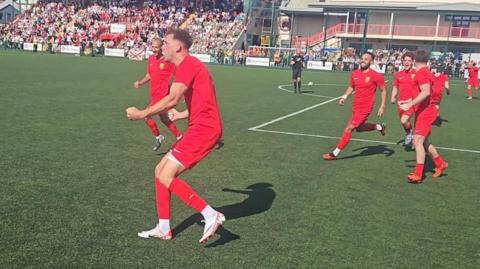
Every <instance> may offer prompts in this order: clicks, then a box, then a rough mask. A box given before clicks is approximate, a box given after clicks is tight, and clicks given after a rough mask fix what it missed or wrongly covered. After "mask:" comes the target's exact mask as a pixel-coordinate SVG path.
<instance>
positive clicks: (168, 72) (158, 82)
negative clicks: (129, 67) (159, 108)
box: [147, 55, 175, 101]
mask: <svg viewBox="0 0 480 269" xmlns="http://www.w3.org/2000/svg"><path fill="white" fill-rule="evenodd" d="M147 73H148V75H149V76H150V98H151V99H158V100H159V99H161V98H163V97H165V96H166V95H167V94H168V86H169V85H168V84H169V82H170V78H171V77H172V75H175V65H174V64H172V63H170V62H167V61H165V59H164V58H163V57H160V58H158V59H157V57H156V56H155V55H151V56H150V57H148V62H147ZM158 100H157V101H158Z"/></svg>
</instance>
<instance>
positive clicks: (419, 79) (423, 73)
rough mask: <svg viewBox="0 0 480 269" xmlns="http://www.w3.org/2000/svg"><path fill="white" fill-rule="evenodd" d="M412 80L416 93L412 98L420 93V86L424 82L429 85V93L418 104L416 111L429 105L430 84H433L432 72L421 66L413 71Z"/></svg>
mask: <svg viewBox="0 0 480 269" xmlns="http://www.w3.org/2000/svg"><path fill="white" fill-rule="evenodd" d="M413 82H414V84H415V88H416V89H417V91H418V92H417V93H414V96H413V98H416V97H417V96H418V94H419V93H420V86H421V85H424V84H429V85H430V95H429V96H427V98H425V99H424V100H423V101H422V102H421V103H420V104H418V111H422V110H424V109H425V108H426V107H428V105H430V101H431V100H430V98H431V95H432V91H433V89H432V85H433V74H432V73H431V72H430V70H428V68H427V67H426V66H425V67H422V68H420V69H418V70H417V72H415V77H414V78H413Z"/></svg>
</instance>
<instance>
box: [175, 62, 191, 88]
mask: <svg viewBox="0 0 480 269" xmlns="http://www.w3.org/2000/svg"><path fill="white" fill-rule="evenodd" d="M195 73H196V72H195V70H192V69H191V68H188V67H186V65H185V64H184V65H181V66H180V67H179V68H178V69H177V70H176V74H175V80H174V82H176V83H183V84H184V85H185V86H187V87H188V88H190V87H191V86H192V83H193V79H194V78H195V75H196V74H195Z"/></svg>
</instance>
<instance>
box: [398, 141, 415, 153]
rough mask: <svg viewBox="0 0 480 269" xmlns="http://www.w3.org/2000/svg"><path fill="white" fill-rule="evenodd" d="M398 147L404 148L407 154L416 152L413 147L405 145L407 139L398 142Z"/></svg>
mask: <svg viewBox="0 0 480 269" xmlns="http://www.w3.org/2000/svg"><path fill="white" fill-rule="evenodd" d="M397 145H400V146H403V149H404V150H405V151H407V152H411V151H415V150H414V149H413V148H412V145H405V139H402V140H400V141H398V142H397Z"/></svg>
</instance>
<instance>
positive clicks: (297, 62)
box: [292, 55, 303, 69]
mask: <svg viewBox="0 0 480 269" xmlns="http://www.w3.org/2000/svg"><path fill="white" fill-rule="evenodd" d="M292 61H293V64H292V69H302V68H303V57H302V56H300V55H293V56H292Z"/></svg>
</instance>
